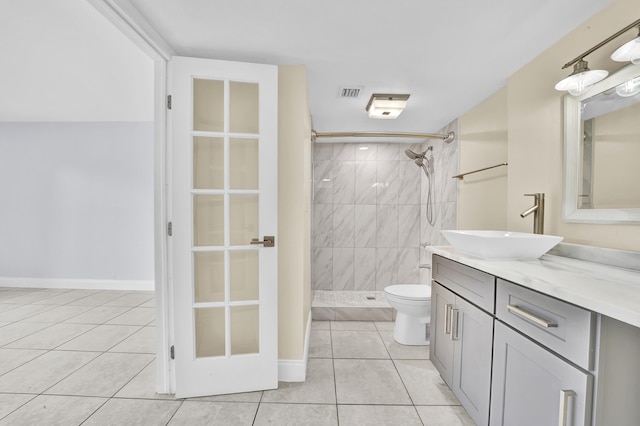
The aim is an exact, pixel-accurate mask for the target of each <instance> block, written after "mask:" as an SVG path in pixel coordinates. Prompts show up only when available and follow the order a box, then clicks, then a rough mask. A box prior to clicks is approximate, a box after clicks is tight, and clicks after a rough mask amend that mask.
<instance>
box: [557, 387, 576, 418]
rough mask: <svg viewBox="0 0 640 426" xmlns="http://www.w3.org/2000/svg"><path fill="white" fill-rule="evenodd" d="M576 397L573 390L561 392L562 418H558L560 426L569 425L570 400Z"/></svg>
mask: <svg viewBox="0 0 640 426" xmlns="http://www.w3.org/2000/svg"><path fill="white" fill-rule="evenodd" d="M572 396H573V397H575V396H576V393H575V392H574V391H572V390H561V391H560V416H559V418H558V426H566V425H567V412H568V411H569V410H568V405H569V398H570V397H572Z"/></svg>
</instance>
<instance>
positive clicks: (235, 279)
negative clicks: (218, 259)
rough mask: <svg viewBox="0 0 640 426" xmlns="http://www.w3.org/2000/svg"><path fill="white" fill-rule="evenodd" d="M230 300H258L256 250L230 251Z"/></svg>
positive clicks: (257, 253)
mask: <svg viewBox="0 0 640 426" xmlns="http://www.w3.org/2000/svg"><path fill="white" fill-rule="evenodd" d="M229 254H230V256H231V267H230V268H231V271H230V275H231V300H232V301H236V300H258V255H259V252H258V251H257V250H243V251H235V250H234V251H231V252H230V253H229Z"/></svg>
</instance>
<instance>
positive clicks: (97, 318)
mask: <svg viewBox="0 0 640 426" xmlns="http://www.w3.org/2000/svg"><path fill="white" fill-rule="evenodd" d="M89 308H90V309H89V310H88V311H86V312H84V313H82V314H80V315H76V316H73V317H71V318H69V319H67V320H65V321H64V322H68V323H73V324H104V323H105V322H107V321H109V320H112V319H113V318H115V317H117V316H119V315H122V314H123V313H125V312H127V311H128V310H129V309H131V308H128V307H126V306H100V307H91V306H90V307H89Z"/></svg>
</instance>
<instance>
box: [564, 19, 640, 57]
mask: <svg viewBox="0 0 640 426" xmlns="http://www.w3.org/2000/svg"><path fill="white" fill-rule="evenodd" d="M633 27H638V29H639V30H640V19H636V20H635V21H633V22H632V23H630V24H629V25H627V26H626V27H624V28H623V29H621V30H620V31H618V32H617V33H615V34H613V35H611V36H609V37H607V38H606V39H604V40H602V41H601V42H600V43H598V44H596V45H595V46H593V47H592V48H591V49H589V50H587V51H586V52H584V53H582V54H581V55H578V56H576V57H575V58H574V59H573V60H571V61H569V62H567V63H566V64H564V66H563V67H562V69H565V68H568V67H570V66H571V65H573V64H575V63H576V62H578V61H580V60H581V59H583V58H584V57H585V56H587V55H589V54H591V53H593V52H595V51H596V50H598V49H600V48H601V47H602V46H604V45H605V44H607V43H609V42H610V41H611V40H613V39H615V38H618V37H619V36H621V35H622V34H624V33H626V32H627V31H629V30H630V29H632V28H633Z"/></svg>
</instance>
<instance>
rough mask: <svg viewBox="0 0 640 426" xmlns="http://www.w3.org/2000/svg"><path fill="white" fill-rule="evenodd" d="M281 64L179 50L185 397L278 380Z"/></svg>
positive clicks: (177, 185)
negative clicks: (221, 58)
mask: <svg viewBox="0 0 640 426" xmlns="http://www.w3.org/2000/svg"><path fill="white" fill-rule="evenodd" d="M277 73H278V71H277V67H275V66H272V65H258V64H245V63H237V62H227V61H217V60H209V59H196V58H182V57H174V58H172V59H171V61H170V62H169V85H170V90H169V93H170V94H171V100H172V105H171V110H170V111H169V125H170V132H169V133H170V135H171V143H170V147H171V148H170V155H171V172H170V173H171V209H172V211H171V220H172V236H171V237H170V240H169V241H170V243H169V244H170V256H171V264H172V268H173V271H172V276H171V278H170V279H171V284H172V289H173V308H174V310H173V312H174V318H173V324H174V346H175V373H176V383H175V384H176V397H177V398H184V397H193V396H203V395H217V394H225V393H236V392H248V391H254V390H262V389H274V388H277V386H278V360H277V352H278V329H277V328H278V325H277V320H278V313H277V312H278V311H277V301H278V296H277V251H276V250H277V249H276V247H269V245H270V244H269V243H268V242H267V243H263V242H264V241H267V240H268V237H277V111H278V98H277V96H278V95H277V78H278V74H277ZM276 246H277V238H276Z"/></svg>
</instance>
